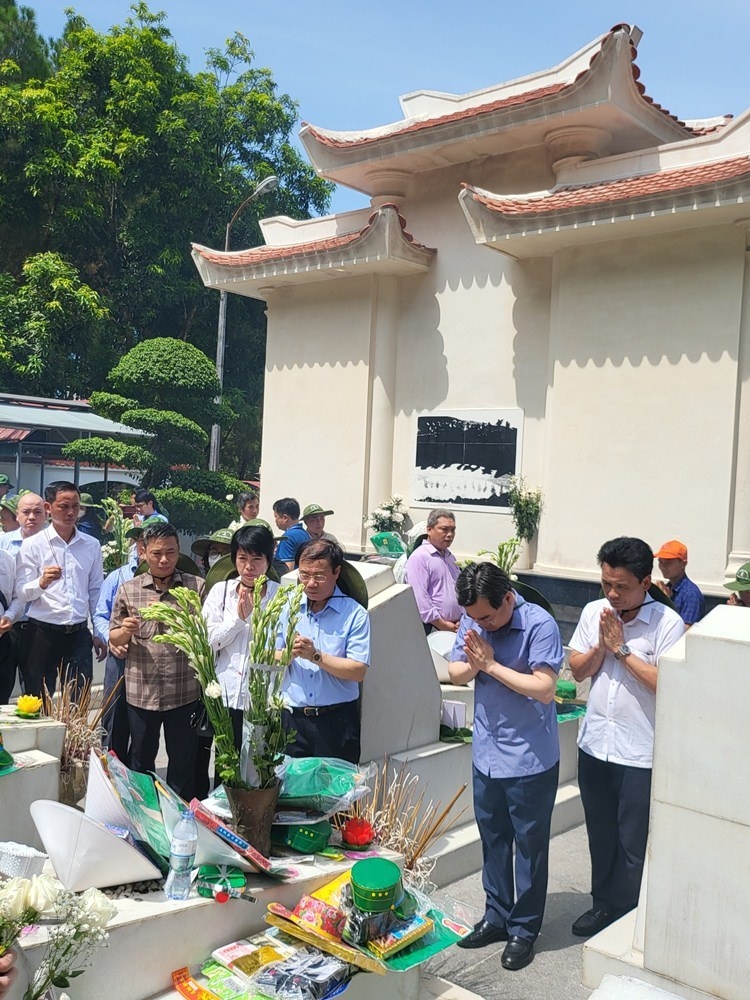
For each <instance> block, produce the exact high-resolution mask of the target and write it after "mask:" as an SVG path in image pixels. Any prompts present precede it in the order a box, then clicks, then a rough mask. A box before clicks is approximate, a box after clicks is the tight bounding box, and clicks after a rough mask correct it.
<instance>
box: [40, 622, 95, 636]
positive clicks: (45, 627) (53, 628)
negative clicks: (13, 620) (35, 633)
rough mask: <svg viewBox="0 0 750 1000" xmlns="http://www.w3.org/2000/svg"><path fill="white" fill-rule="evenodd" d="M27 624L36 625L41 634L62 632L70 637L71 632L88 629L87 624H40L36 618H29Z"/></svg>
mask: <svg viewBox="0 0 750 1000" xmlns="http://www.w3.org/2000/svg"><path fill="white" fill-rule="evenodd" d="M29 622H30V623H33V624H34V625H36V627H37V628H40V629H41V630H42V631H43V632H63V633H64V634H65V635H70V633H71V632H80V631H81V630H82V629H85V628H88V622H76V623H75V625H54V624H53V623H52V622H40V621H39V619H38V618H29Z"/></svg>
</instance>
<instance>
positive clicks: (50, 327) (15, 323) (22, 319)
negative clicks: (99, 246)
mask: <svg viewBox="0 0 750 1000" xmlns="http://www.w3.org/2000/svg"><path fill="white" fill-rule="evenodd" d="M113 333H114V331H113V329H112V324H111V318H110V315H109V311H108V309H107V307H106V305H105V303H104V301H103V299H102V297H101V296H100V295H98V294H97V293H96V292H95V291H94V290H93V289H92V288H91V287H90V286H89V285H87V284H85V283H84V282H82V281H81V280H80V278H79V275H78V272H77V271H76V269H75V268H74V267H73V266H72V265H71V264H70V263H68V262H67V261H66V260H64V259H63V258H62V257H61V256H60V255H59V254H56V253H42V254H36V255H35V256H33V257H29V258H28V259H27V261H26V263H25V264H24V266H23V270H22V275H21V278H20V280H18V281H16V280H15V279H14V278H13V276H12V275H10V274H7V273H6V274H0V385H2V386H3V389H4V390H6V391H10V392H14V391H15V392H26V393H31V394H33V395H39V396H64V397H73V396H80V397H84V396H86V394H87V392H88V389H89V386H90V385H92V384H93V383H96V382H101V380H102V379H103V378H104V376H105V374H106V372H107V370H108V368H109V367H110V366H111V364H112V362H113V360H114V358H115V357H116V356H117V355H116V350H117V343H116V339H115V338H113Z"/></svg>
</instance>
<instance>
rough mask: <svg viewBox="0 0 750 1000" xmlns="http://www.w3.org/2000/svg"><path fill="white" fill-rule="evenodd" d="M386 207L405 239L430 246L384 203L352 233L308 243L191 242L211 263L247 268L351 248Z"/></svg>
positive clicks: (391, 206) (418, 245)
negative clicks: (220, 246)
mask: <svg viewBox="0 0 750 1000" xmlns="http://www.w3.org/2000/svg"><path fill="white" fill-rule="evenodd" d="M385 209H389V210H393V211H395V212H396V214H397V216H398V221H399V223H400V225H401V230H402V237H403V239H404V240H405V242H407V243H410V244H411V245H412V246H413V247H416V248H417V249H419V250H429V249H430V248H429V247H426V246H424V245H423V244H422V243H417V241H416V240H415V239H414V237H413V236H412V235H411V233H408V232H407V231H406V220H405V219H404V217H403V215H401V213H400V212H399V210H398V206H397V205H393V204H390V203H388V204H385V205H382V206H381V207H380V208H379V209H377V210H376V211H374V212H373V213H372V215H371V216H370V218H369V219H368V220H367V224H366V225H365V226H363V227H362V228H361V229H359V230H357V231H355V232H353V233H343V234H342V235H341V236H328V237H326V238H325V239H322V240H312V241H311V242H309V243H296V244H292V245H285V246H262V247H254V248H253V249H251V250H236V251H231V252H229V253H226V252H224V251H223V250H210V249H209V248H208V247H204V246H201V245H200V244H198V243H193V244H192V246H193V249H194V250H195V251H196V252H197V253H199V254H200V256H201V257H204V258H205V259H206V260H208V261H211V263H213V264H223V265H225V266H227V267H247V266H248V265H255V264H265V263H266V262H269V261H275V260H289V259H291V258H295V257H309V256H316V255H318V254H322V253H326V252H327V251H330V250H340V249H341V248H342V247H351V246H354V245H355V244H357V243H359V242H360V241H362V240H364V239H366V238H367V236H368V235H369V233H370V232H371V230H372V228H373V226H374V224H375V222H376V220H377V218H378V216H379V215H380V213H381V212H383V211H384V210H385Z"/></svg>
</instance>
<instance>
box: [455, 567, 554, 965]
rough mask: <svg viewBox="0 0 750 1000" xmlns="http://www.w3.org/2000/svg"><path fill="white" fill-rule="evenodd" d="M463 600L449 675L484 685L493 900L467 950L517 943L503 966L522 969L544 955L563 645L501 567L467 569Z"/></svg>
mask: <svg viewBox="0 0 750 1000" xmlns="http://www.w3.org/2000/svg"><path fill="white" fill-rule="evenodd" d="M456 594H457V597H458V602H459V604H460V605H461V606H462V607H463V609H464V615H463V617H462V618H461V624H460V626H459V629H458V635H457V636H456V643H455V645H454V647H453V653H452V657H451V659H452V661H453V662H452V663H451V664H450V666H449V670H450V675H451V680H452V681H453V682H454V683H455V684H466V683H468V681H470V680H472V679H473V680H474V739H473V744H472V754H473V785H474V812H475V815H476V820H477V826H478V827H479V835H480V837H481V840H482V853H483V859H484V864H483V867H482V884H483V886H484V891H485V897H486V902H485V915H484V917H483V918H482V919H481V920H480V921H479V923H477V924H476V925H475V927H474V930H473V931H472V933H471V934H469V935H468V937H465V938H464V939H463V940H462V941H460V942H459V947H460V948H483V947H485V945H488V944H493V943H494V942H496V941H507V942H508V943H507V945H506V947H505V950H504V952H503V955H502V958H501V960H500V961H501V964H502V966H503V968H505V969H511V970H516V969H522V968H523V967H524V966H526V965H528V964H529V962H531V960H532V959H533V957H534V941H535V940H536V938H537V935H538V934H539V929H540V927H541V925H542V918H543V916H544V905H545V902H546V898H547V872H548V858H549V837H550V824H551V820H552V808H553V806H554V804H555V794H556V792H557V779H558V771H559V760H560V745H559V741H558V734H557V711H556V708H555V704H554V701H553V698H554V694H555V687H556V684H557V675H558V672H559V670H560V667H561V666H562V662H563V648H562V640H561V639H560V630H559V629H558V627H557V624H556V622H555V620H554V618H552V617H551V615H549V614H548V613H547V612H546V611H544V610H543V609H542V608H540V607H538V606H537V605H535V604H527V603H526V601H524V599H523V598H522V597H520V596H519V595H518V594H517V593H516V592H515V591H514V590H513V589H512V586H511V582H510V579H509V578H508V576H507V575H506V574H505V573H504V572H503V571H502V570H501V569H500V568H499V567H498V566H495V565H494V564H493V563H471V564H470V565H469V566H467V567H466V568H465V569H463V570H462V571H461V574H460V576H459V578H458V582H457V584H456ZM514 844H515V849H516V859H515V885H514V877H513V876H514V867H513V846H514Z"/></svg>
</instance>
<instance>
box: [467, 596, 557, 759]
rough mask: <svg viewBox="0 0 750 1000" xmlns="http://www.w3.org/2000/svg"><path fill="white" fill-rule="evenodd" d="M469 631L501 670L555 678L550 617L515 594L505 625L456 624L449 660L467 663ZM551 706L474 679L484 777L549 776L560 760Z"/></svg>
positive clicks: (476, 747)
mask: <svg viewBox="0 0 750 1000" xmlns="http://www.w3.org/2000/svg"><path fill="white" fill-rule="evenodd" d="M470 629H473V630H474V631H475V632H477V633H479V635H480V636H482V638H483V639H486V640H487V642H489V644H490V645H491V646H492V649H493V653H494V657H495V660H496V661H497V662H498V663H500V664H502V665H503V666H504V667H509V668H510V669H511V670H518V671H520V672H521V673H526V674H532V673H533V672H534V668H535V667H536V668H539V667H550V668H551V669H552V670H554V671H555V672H556V673H559V671H560V667H561V666H562V663H563V648H562V639H561V638H560V630H559V628H558V627H557V623H556V622H555V620H554V618H552V616H551V615H549V614H548V613H547V612H546V611H545V610H544V609H543V608H540V607H539V606H538V605H536V604H529V603H527V602H526V601H525V600H524V599H523V598H522V597H521V596H519V595H518V594H517V595H516V605H515V608H514V609H513V614H512V615H511V619H510V621H509V622H508V624H507V625H505V626H504V627H503V628H501V629H497V630H496V631H495V632H487V631H485V629H483V628H481V627H480V626H479V625H477V624H476V622H474V621H473V620H472V619H471V618H469V616H468V615H467V614H464V615H463V616H462V618H461V622H460V624H459V628H458V633H457V635H456V642H455V645H454V647H453V652H452V654H451V659H452V660H454V661H455V660H462V661H463V662H466V660H467V657H466V654H465V652H464V637H465V635H466V633H467V632H468V631H469V630H470ZM557 725H558V723H557V709H556V707H555V703H554V701H553V702H550V704H549V705H544V704H542V702H540V701H537V700H536V699H535V698H529V697H527V696H525V695H521V694H517V693H516V692H515V691H511V689H510V688H509V687H506V686H505V684H503V683H502V681H498V680H495V679H494V678H493V677H490V676H489V675H488V674H486V673H484V672H483V671H480V673H479V674H477V676H476V678H475V680H474V739H473V743H472V752H473V761H474V766H475V767H476V769H477V770H478V771H480V772H481V773H482V774H484V775H486V776H487V777H489V778H520V777H524V776H526V775H530V774H540V773H541V772H542V771H548V770H549V769H550V768H551V767H554V765H555V764H556V763H557V761H558V760H559V759H560V743H559V738H558V732H557Z"/></svg>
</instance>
